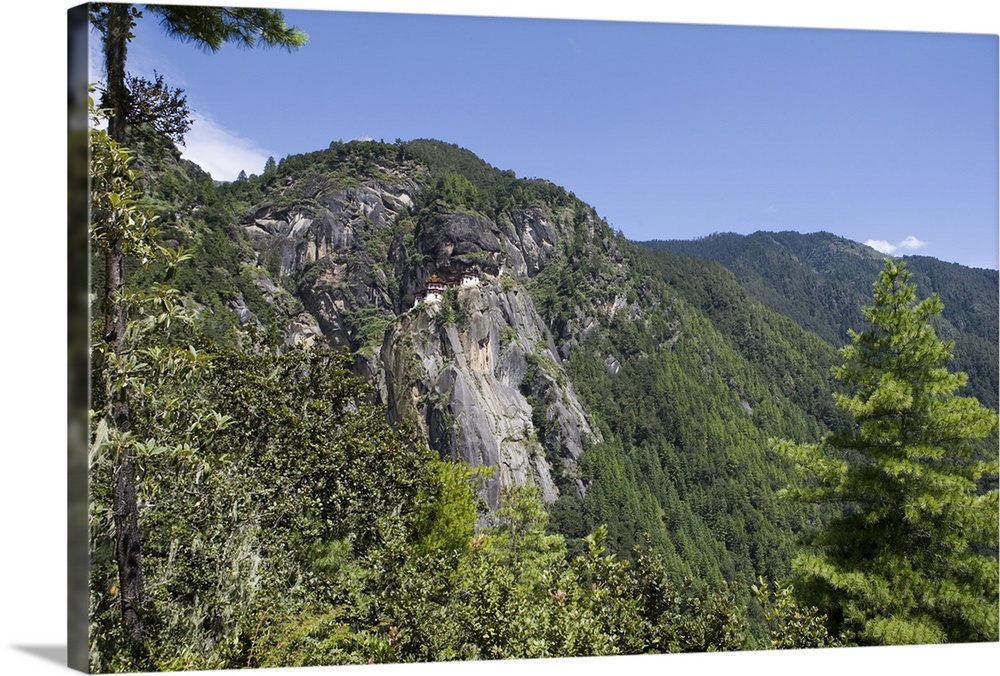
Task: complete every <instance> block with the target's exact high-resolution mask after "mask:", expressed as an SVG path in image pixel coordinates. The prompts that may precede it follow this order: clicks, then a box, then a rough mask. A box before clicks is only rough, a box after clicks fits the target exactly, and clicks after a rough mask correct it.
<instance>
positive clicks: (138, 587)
mask: <svg viewBox="0 0 1000 676" xmlns="http://www.w3.org/2000/svg"><path fill="white" fill-rule="evenodd" d="M131 12H132V7H131V5H115V4H112V5H110V6H109V7H108V17H107V24H106V26H105V33H104V63H105V69H106V71H107V78H108V79H107V89H106V91H105V96H106V99H105V105H106V106H108V107H109V108H110V109H111V117H110V119H109V120H108V135H109V136H110V137H111V138H112V139H113V140H114V141H117V142H118V143H122V142H123V141H124V140H125V112H126V109H127V105H128V90H127V89H126V88H125V51H126V47H127V45H128V39H129V33H130V31H131V29H132V17H131ZM123 263H124V261H123V256H122V251H121V246H120V245H117V244H116V245H113V246H112V247H111V248H109V249H108V250H107V251H106V253H105V259H104V269H105V285H104V308H105V319H104V333H105V339H106V340H107V341H108V343H110V344H111V345H112V349H113V350H114V351H115V353H117V354H121V353H122V352H124V351H125V308H124V306H123V305H122V302H121V298H120V293H121V290H122V289H123V288H124V286H125V269H124V264H123ZM108 406H109V409H110V413H111V420H112V422H113V423H114V426H115V427H116V428H117V429H118V430H119V431H120V432H128V431H129V429H130V428H131V423H130V420H129V408H128V398H127V396H126V391H125V386H122V387H120V388H114V389H113V390H112V391H111V393H110V401H109V402H108ZM111 506H112V511H113V513H114V522H115V546H116V552H115V554H116V559H117V563H118V583H119V588H120V590H121V591H120V594H121V597H120V598H121V608H122V622H123V624H124V625H125V629H126V631H127V633H128V636H129V638H131V640H132V642H133V644H134V645H135V646H141V645H142V644H143V643H144V641H145V630H144V628H143V624H142V616H141V614H140V613H141V610H142V606H143V603H144V602H145V594H144V591H143V575H142V553H141V547H140V540H139V513H138V512H139V510H138V504H137V501H136V492H135V457H134V454H133V451H132V447H131V446H130V445H128V444H125V445H124V446H123V448H122V449H121V454H120V457H119V460H118V466H117V467H116V468H115V474H114V487H113V490H112V502H111Z"/></svg>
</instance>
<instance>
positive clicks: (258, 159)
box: [180, 112, 272, 181]
mask: <svg viewBox="0 0 1000 676" xmlns="http://www.w3.org/2000/svg"><path fill="white" fill-rule="evenodd" d="M191 118H192V124H191V129H190V130H189V131H188V133H187V134H185V135H184V145H183V146H180V151H181V155H182V156H183V157H184V158H185V159H188V160H191V161H192V162H194V163H195V164H197V165H199V166H200V167H201V168H202V169H204V170H205V171H207V172H208V173H209V174H211V175H212V178H213V179H215V180H216V181H233V180H235V179H236V177H237V176H238V175H239V173H240V171H245V172H246V173H247V174H259V173H260V172H261V171H263V168H264V163H265V162H267V158H268V156H270V155H272V153H269V152H268V151H267V150H265V149H263V148H261V147H260V146H259V145H257V144H256V143H255V142H254V141H251V140H250V139H247V138H244V137H242V136H240V135H239V134H238V133H236V132H234V131H230V130H229V129H226V128H225V127H223V126H222V125H220V124H218V123H217V122H216V121H215V120H213V119H212V117H211V116H209V115H205V114H203V113H198V112H194V113H192V114H191Z"/></svg>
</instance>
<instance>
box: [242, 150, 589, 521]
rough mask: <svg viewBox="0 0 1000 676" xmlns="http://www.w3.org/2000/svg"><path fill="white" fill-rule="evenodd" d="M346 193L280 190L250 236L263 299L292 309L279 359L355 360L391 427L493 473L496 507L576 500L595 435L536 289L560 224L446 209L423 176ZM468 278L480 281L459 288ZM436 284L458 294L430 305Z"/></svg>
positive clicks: (531, 214)
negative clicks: (288, 299) (326, 354)
mask: <svg viewBox="0 0 1000 676" xmlns="http://www.w3.org/2000/svg"><path fill="white" fill-rule="evenodd" d="M364 173H367V174H368V175H367V176H365V175H364ZM341 183H342V181H337V180H335V179H334V178H322V177H315V176H314V177H312V178H310V179H309V180H306V181H304V180H302V179H286V180H285V181H284V182H283V183H281V184H279V185H277V186H276V187H275V188H274V189H273V190H272V193H271V194H270V195H269V196H268V197H269V198H270V199H269V200H268V201H267V202H265V203H263V204H261V205H259V206H257V207H256V208H255V209H254V210H253V212H252V213H250V214H248V215H247V216H246V217H245V218H244V219H243V221H242V226H243V229H244V231H245V232H246V234H247V235H248V236H249V237H250V240H251V242H252V243H253V246H254V249H255V250H256V252H257V256H258V265H259V266H260V269H262V270H267V272H268V274H261V275H260V276H259V282H258V283H259V285H260V286H261V290H262V291H263V292H264V293H265V295H269V297H270V298H274V297H275V296H277V295H279V294H282V293H286V294H291V296H293V298H294V300H295V303H292V304H290V306H294V308H295V310H294V311H292V312H288V313H287V317H286V320H285V322H284V328H283V341H284V344H285V345H286V346H287V345H292V344H295V343H300V342H305V343H306V344H312V343H313V342H315V341H317V340H322V341H325V342H327V343H329V344H331V345H334V346H343V347H345V348H347V349H349V350H351V351H352V352H353V353H354V354H355V356H356V369H357V371H358V372H359V375H363V376H365V377H367V378H370V379H372V380H373V381H374V382H376V383H377V385H378V391H379V393H380V396H381V397H382V399H383V401H384V403H385V404H386V405H387V407H388V410H389V416H390V418H391V419H393V420H394V421H405V422H407V423H410V424H413V425H415V426H416V427H417V429H419V430H420V431H421V432H423V434H424V436H425V438H426V440H427V442H428V444H429V445H430V447H431V448H432V449H434V450H436V451H438V453H440V454H441V456H442V457H450V458H453V459H457V460H458V459H460V460H463V461H465V462H467V463H468V464H470V465H472V466H476V467H479V466H488V467H492V468H494V470H493V474H492V477H491V478H490V479H489V480H488V481H487V482H486V489H485V495H484V497H485V498H486V500H487V502H488V503H489V504H490V505H492V506H495V505H496V504H497V499H498V496H499V491H500V487H501V486H503V485H508V484H518V485H520V484H526V483H534V484H536V485H537V486H538V487H539V488H540V490H541V494H542V497H543V499H544V500H545V501H546V502H552V501H554V500H555V499H556V497H557V496H558V495H559V493H560V491H563V490H570V491H573V492H576V493H578V494H582V493H583V490H584V486H583V483H582V482H581V481H580V479H579V473H578V470H577V465H576V460H577V459H578V458H579V457H580V455H581V453H582V452H583V447H584V444H585V443H586V442H587V441H588V440H593V439H594V438H595V434H594V431H593V430H592V427H591V425H590V423H589V421H588V420H587V415H586V413H585V411H584V409H583V406H582V405H581V404H580V402H579V400H578V399H577V397H576V395H575V394H574V392H573V389H572V386H571V385H570V383H569V379H568V377H567V376H566V374H565V372H564V369H563V364H562V358H563V357H562V356H560V354H559V350H558V349H557V348H556V344H555V342H554V340H553V336H552V335H551V333H550V331H549V329H548V327H547V326H546V325H545V323H544V322H543V321H542V319H541V318H540V316H539V313H538V312H537V310H536V308H535V305H534V303H533V301H532V299H531V296H530V295H529V293H528V290H527V288H526V285H527V284H528V283H529V282H530V279H531V278H532V277H533V276H535V275H537V274H538V273H539V272H540V271H541V270H542V269H543V268H544V267H545V265H546V263H547V261H548V260H549V259H550V258H551V257H552V256H554V255H556V254H557V252H558V251H559V249H560V247H559V242H560V238H561V237H565V236H566V232H565V230H566V228H565V227H564V228H563V231H560V228H559V227H558V226H555V225H553V221H556V220H563V219H561V217H560V215H559V214H557V213H554V212H553V211H552V210H551V209H546V208H544V207H542V206H526V207H523V208H517V209H509V210H506V211H504V212H503V216H502V217H497V219H496V220H493V219H491V218H488V217H487V216H484V215H482V214H481V213H478V212H476V211H473V210H469V209H464V208H456V207H454V206H449V205H448V204H446V203H445V202H442V201H440V200H435V199H434V196H433V195H432V194H429V193H430V192H431V190H432V188H431V186H430V185H429V181H428V180H427V176H426V172H425V171H424V170H422V168H421V166H420V165H419V164H415V163H413V162H408V163H402V164H401V163H399V162H396V161H381V162H377V163H375V164H374V166H369V167H368V171H367V172H363V173H362V175H361V176H359V177H358V178H356V179H353V180H352V183H354V185H352V186H351V187H346V188H345V187H343V186H342V185H341ZM465 273H470V274H471V273H474V274H475V275H476V277H475V278H474V279H473V280H471V281H469V280H467V283H466V285H459V283H458V280H459V279H460V277H461V275H463V274H465ZM432 281H438V282H442V283H443V284H444V285H445V286H448V285H451V288H447V289H446V290H444V291H443V294H441V297H437V296H432V297H429V298H425V297H424V296H425V291H426V290H427V289H428V284H429V283H430V282H432ZM286 305H288V304H287V303H286ZM240 312H241V315H240V317H241V321H242V322H243V323H244V324H245V323H247V322H249V321H253V319H254V318H253V316H252V313H251V312H250V311H249V309H247V308H246V307H242V308H241V309H240Z"/></svg>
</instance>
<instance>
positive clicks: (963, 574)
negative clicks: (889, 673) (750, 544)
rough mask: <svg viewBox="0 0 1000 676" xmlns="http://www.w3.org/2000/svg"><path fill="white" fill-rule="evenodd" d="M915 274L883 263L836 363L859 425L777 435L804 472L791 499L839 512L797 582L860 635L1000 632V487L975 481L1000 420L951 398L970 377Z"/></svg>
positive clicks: (899, 639) (941, 636)
mask: <svg viewBox="0 0 1000 676" xmlns="http://www.w3.org/2000/svg"><path fill="white" fill-rule="evenodd" d="M909 279H910V274H909V272H908V271H907V270H906V268H905V265H904V264H902V263H896V262H893V261H892V260H887V261H886V265H885V268H884V269H883V271H882V273H881V274H880V276H879V278H878V280H877V281H876V282H875V284H874V304H873V305H871V306H869V307H866V308H865V309H864V315H865V319H866V320H867V323H868V326H867V327H866V328H865V330H863V331H862V332H860V333H856V332H853V331H852V332H850V335H851V338H852V343H851V344H849V345H847V346H846V347H844V348H843V349H842V351H841V354H842V357H843V363H842V365H840V366H838V367H836V368H835V369H834V375H835V376H836V377H837V378H838V379H839V380H840V381H841V382H843V383H844V384H845V385H846V386H847V388H848V390H849V392H850V394H838V395H835V403H836V404H837V406H838V408H840V409H841V410H843V411H845V412H847V413H849V414H850V415H851V416H852V417H853V418H854V422H855V424H854V425H853V427H852V428H851V429H849V430H848V431H846V432H842V433H839V434H831V435H828V436H827V437H826V438H825V439H824V441H823V443H822V444H812V445H796V444H793V443H791V442H788V441H783V442H779V443H777V444H776V447H777V448H778V450H779V451H781V452H782V453H783V454H784V455H785V456H787V457H789V458H791V459H793V460H794V461H795V463H796V464H797V465H798V467H799V469H800V470H803V473H804V474H805V477H806V482H805V483H804V484H803V485H800V486H797V487H794V488H790V489H787V490H786V491H785V493H786V494H787V495H788V496H789V497H791V498H793V499H798V500H801V501H806V502H813V503H832V504H834V505H838V506H839V507H840V508H841V509H842V512H841V515H840V516H839V517H837V518H835V519H833V520H832V521H831V522H830V523H829V524H828V525H827V526H826V527H825V528H823V529H822V530H820V531H819V532H818V533H816V534H815V535H814V536H813V537H812V538H811V540H810V541H808V542H807V543H806V547H805V548H804V549H803V550H802V551H801V553H800V554H799V555H798V556H797V557H796V559H795V561H794V563H793V567H794V571H795V575H796V587H797V589H796V591H797V592H798V593H799V595H800V596H801V597H802V600H803V601H805V602H806V603H808V604H809V605H814V606H817V607H818V608H819V609H820V611H821V612H824V613H826V614H827V615H828V616H829V617H830V618H831V624H832V627H831V628H832V629H833V631H836V632H842V633H843V634H844V635H848V636H852V637H853V639H854V640H855V641H857V642H858V643H860V644H902V643H941V642H969V641H996V640H997V637H998V629H997V612H998V603H997V598H998V589H997V574H998V566H997V541H998V529H997V505H998V502H997V491H996V490H995V489H994V490H988V491H987V490H983V489H982V488H981V486H982V484H981V483H980V482H981V480H982V479H983V478H991V482H995V478H996V474H997V463H996V460H995V456H994V458H993V459H992V460H991V461H990V462H980V461H977V460H978V459H977V455H981V453H978V452H977V448H978V449H981V448H982V441H981V440H983V439H988V438H993V439H995V435H996V431H997V415H996V413H995V412H994V411H992V410H989V409H987V408H985V407H983V406H981V405H980V404H979V402H978V401H977V400H976V399H974V398H971V397H961V396H958V395H957V394H956V391H957V390H958V389H959V388H961V387H962V386H963V385H964V384H965V381H966V376H965V374H963V373H950V372H949V371H948V370H947V368H946V367H945V363H946V362H947V361H948V360H949V359H950V358H951V348H952V345H951V343H950V342H947V341H942V340H940V339H938V337H937V336H936V334H935V332H934V329H933V328H932V326H931V325H930V324H929V321H930V320H932V318H934V317H936V316H937V315H938V314H940V313H941V310H942V304H941V301H940V299H939V298H938V297H937V296H936V295H934V296H931V297H929V298H926V299H924V300H922V301H919V302H917V301H916V287H915V286H914V285H912V284H910V283H909ZM977 444H978V446H977ZM993 485H995V483H993Z"/></svg>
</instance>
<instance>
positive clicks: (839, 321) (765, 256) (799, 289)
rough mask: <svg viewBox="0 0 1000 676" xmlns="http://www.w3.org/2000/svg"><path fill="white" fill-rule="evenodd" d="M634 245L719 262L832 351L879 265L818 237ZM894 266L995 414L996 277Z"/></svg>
mask: <svg viewBox="0 0 1000 676" xmlns="http://www.w3.org/2000/svg"><path fill="white" fill-rule="evenodd" d="M641 246H643V247H645V248H648V249H652V250H656V251H668V252H671V253H674V254H677V255H680V256H693V257H696V258H699V259H702V260H709V261H716V262H718V263H721V264H722V265H724V266H725V267H726V268H728V269H729V270H730V271H731V272H732V273H733V275H734V276H735V277H736V279H737V281H738V282H739V283H740V285H742V286H743V287H744V288H745V289H746V290H747V291H748V292H749V293H750V294H751V295H753V297H754V298H756V299H757V300H758V301H759V302H761V303H763V304H764V305H766V306H767V307H769V308H771V309H772V310H774V311H775V312H778V313H781V314H783V315H785V316H786V317H789V318H791V319H792V320H794V321H795V322H797V323H798V324H799V325H800V326H802V327H803V328H805V329H806V330H808V331H811V332H813V333H815V334H817V335H819V336H820V337H822V338H823V339H825V340H826V341H827V342H829V343H830V344H831V345H834V346H836V347H838V348H839V347H841V346H843V345H844V344H846V343H847V342H848V337H847V331H848V329H852V328H853V329H857V328H858V327H859V326H861V324H862V322H863V317H862V314H861V308H862V307H863V306H864V305H865V304H867V303H868V301H869V300H870V298H871V284H872V281H873V280H874V279H875V276H876V275H877V274H878V271H879V270H880V269H881V267H882V264H883V261H884V259H885V256H884V255H882V254H880V253H879V252H877V251H875V250H874V249H872V248H870V247H868V246H865V245H863V244H858V243H857V242H851V241H849V240H846V239H843V238H841V237H837V236H835V235H832V234H830V233H826V232H819V233H813V234H801V233H797V232H756V233H753V234H752V235H737V234H734V233H719V234H714V235H710V236H708V237H703V238H701V239H697V240H692V241H686V240H654V241H649V242H642V243H641ZM901 260H904V261H905V262H906V264H907V267H908V269H909V270H910V272H911V273H912V275H913V281H914V283H915V284H916V285H917V288H918V290H919V293H920V294H921V295H922V296H929V295H930V294H932V293H936V294H938V295H939V296H940V297H941V300H942V302H943V303H944V312H943V313H942V315H941V321H939V322H938V323H937V324H936V325H935V328H936V329H937V331H938V333H939V334H940V335H941V337H943V338H945V339H947V340H952V341H954V342H955V353H954V362H953V364H952V367H953V368H954V369H955V370H958V371H963V372H965V373H967V374H968V375H969V384H968V389H967V390H966V392H967V393H968V394H969V395H971V396H974V397H976V398H978V399H979V400H980V401H981V402H983V404H984V405H986V406H990V407H991V408H997V406H998V400H997V392H998V380H997V377H998V376H997V374H998V365H997V348H996V346H997V340H998V335H1000V334H998V303H997V286H998V277H997V271H996V270H988V269H982V268H968V267H965V266H962V265H959V264H957V263H946V262H944V261H940V260H938V259H936V258H930V257H927V256H904V257H902V258H901Z"/></svg>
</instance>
